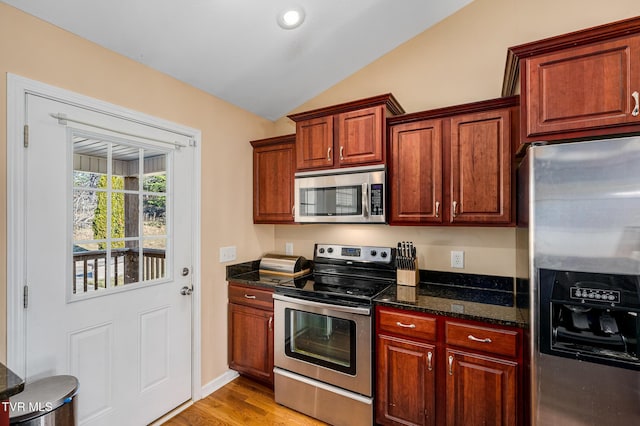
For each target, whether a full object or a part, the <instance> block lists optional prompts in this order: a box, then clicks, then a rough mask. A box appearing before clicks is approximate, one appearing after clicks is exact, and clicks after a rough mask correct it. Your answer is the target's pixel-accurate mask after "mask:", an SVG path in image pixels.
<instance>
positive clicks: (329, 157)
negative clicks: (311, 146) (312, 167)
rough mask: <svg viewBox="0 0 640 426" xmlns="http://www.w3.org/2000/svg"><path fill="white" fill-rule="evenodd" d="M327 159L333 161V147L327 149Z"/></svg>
mask: <svg viewBox="0 0 640 426" xmlns="http://www.w3.org/2000/svg"><path fill="white" fill-rule="evenodd" d="M327 161H331V147H329V148H328V149H327Z"/></svg>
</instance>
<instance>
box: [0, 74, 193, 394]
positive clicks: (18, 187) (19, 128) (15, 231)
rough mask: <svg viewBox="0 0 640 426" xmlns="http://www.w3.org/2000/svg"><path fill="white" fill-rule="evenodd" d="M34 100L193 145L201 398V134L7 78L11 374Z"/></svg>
mask: <svg viewBox="0 0 640 426" xmlns="http://www.w3.org/2000/svg"><path fill="white" fill-rule="evenodd" d="M27 94H30V95H36V96H41V97H44V98H48V99H52V100H56V101H59V102H63V103H67V104H71V105H74V106H78V107H81V108H85V109H89V110H92V111H95V112H99V113H103V114H107V115H111V116H114V117H118V118H122V119H125V120H130V121H134V122H136V123H141V124H145V125H148V126H151V127H155V128H161V129H163V130H166V131H169V132H173V133H178V134H181V135H184V136H188V137H189V138H190V139H191V140H192V141H193V143H194V144H195V147H194V148H193V149H195V152H194V157H195V162H194V163H195V164H194V170H193V173H194V176H193V177H194V179H193V185H194V188H193V209H192V223H193V232H194V235H193V238H192V244H193V247H192V253H193V264H192V272H193V275H192V286H193V289H194V291H193V294H192V295H191V297H192V299H191V300H192V302H191V303H192V309H191V312H192V318H191V345H192V347H191V366H192V367H191V399H192V400H193V401H197V400H199V399H201V398H202V386H201V377H200V375H201V337H200V329H201V321H200V319H201V309H200V306H201V291H200V290H201V286H200V284H201V276H200V273H201V272H200V185H201V183H200V181H201V165H200V163H201V160H200V159H201V137H202V134H201V131H200V130H197V129H193V128H189V127H186V126H182V125H179V124H176V123H172V122H170V121H166V120H162V119H159V118H157V117H153V116H150V115H147V114H143V113H140V112H137V111H134V110H130V109H126V108H123V107H120V106H117V105H114V104H110V103H108V102H104V101H100V100H97V99H94V98H90V97H88V96H84V95H80V94H77V93H74V92H71V91H68V90H64V89H60V88H58V87H54V86H50V85H48V84H45V83H41V82H38V81H34V80H30V79H27V78H24V77H20V76H17V75H15V74H10V73H7V164H6V165H7V199H6V200H7V364H8V367H9V368H11V369H12V370H13V371H14V372H15V373H16V374H18V375H21V376H22V377H24V375H25V372H26V361H25V360H26V314H25V310H24V309H23V297H24V295H23V288H24V285H25V284H27V283H26V282H25V281H26V276H27V275H26V263H27V262H26V260H27V259H26V256H25V253H26V246H25V240H26V220H25V215H24V210H25V205H26V197H25V191H24V189H25V182H24V174H23V171H24V170H25V163H26V153H25V149H24V145H23V140H24V137H23V134H24V124H25V123H26V121H27V120H26V117H25V115H26V105H25V98H26V95H27Z"/></svg>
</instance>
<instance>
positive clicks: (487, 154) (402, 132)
mask: <svg viewBox="0 0 640 426" xmlns="http://www.w3.org/2000/svg"><path fill="white" fill-rule="evenodd" d="M517 121H518V97H517V96H514V97H509V98H500V99H494V100H490V101H483V102H476V103H471V104H465V105H460V106H455V107H448V108H442V109H438V110H432V111H423V112H420V113H414V114H406V115H404V116H399V117H394V118H391V119H389V135H390V143H389V161H388V163H389V183H390V192H391V194H390V200H391V210H390V212H391V213H390V219H389V221H390V223H391V224H392V225H429V224H436V225H441V224H442V225H444V224H465V225H511V224H513V223H514V210H515V209H514V200H515V197H514V194H513V192H514V185H513V179H514V171H513V167H512V157H513V152H514V149H513V148H514V145H515V144H516V143H517V142H516V139H515V137H516V136H517V131H516V130H515V129H517Z"/></svg>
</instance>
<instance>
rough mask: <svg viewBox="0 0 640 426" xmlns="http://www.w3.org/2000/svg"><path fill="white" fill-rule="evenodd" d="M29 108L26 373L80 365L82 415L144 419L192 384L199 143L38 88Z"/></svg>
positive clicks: (111, 420) (186, 394)
mask: <svg viewBox="0 0 640 426" xmlns="http://www.w3.org/2000/svg"><path fill="white" fill-rule="evenodd" d="M26 111H27V114H26V117H27V120H26V121H27V124H28V127H29V131H28V132H29V137H28V140H29V142H28V147H27V148H25V150H26V151H25V156H24V158H25V167H24V170H25V177H24V181H25V183H26V184H25V193H26V194H25V209H24V214H25V215H26V216H25V217H26V220H25V224H26V229H25V234H26V239H25V259H26V261H25V264H26V270H25V275H26V283H27V286H28V300H27V303H26V308H25V309H26V315H25V318H26V326H25V329H26V351H25V352H26V355H25V356H26V360H25V366H26V375H27V379H28V380H34V379H38V378H41V377H46V376H50V375H54V374H71V375H74V376H76V377H77V378H78V380H79V382H80V388H79V394H78V399H77V403H78V417H79V424H81V425H118V424H119V425H144V424H147V423H149V422H151V421H153V420H154V419H156V418H158V417H160V416H162V415H163V414H165V413H166V412H168V411H170V410H171V409H173V408H175V407H176V406H178V405H180V404H181V403H183V402H185V401H187V400H189V399H190V398H191V377H192V376H191V368H192V367H191V348H192V324H191V319H192V316H191V315H192V313H191V310H192V297H191V296H190V294H191V288H192V279H191V275H192V273H191V269H192V236H193V229H192V220H191V218H192V206H193V202H192V197H193V193H192V186H193V181H192V179H193V161H194V153H193V151H194V149H193V148H191V147H190V146H189V141H188V138H186V137H184V138H182V140H179V139H180V138H177V139H178V140H177V144H179V145H183V147H176V146H174V145H171V144H167V143H161V142H160V141H156V142H154V141H153V140H151V139H146V138H143V137H137V136H138V135H142V136H146V135H148V137H150V138H153V139H167V138H171V139H170V141H176V137H175V135H168V133H167V132H166V131H160V130H157V129H149V128H148V127H145V126H144V125H140V124H137V123H133V122H131V121H128V120H123V119H121V118H116V117H113V116H109V115H105V114H103V113H99V112H95V111H91V110H88V109H86V108H81V107H78V106H72V105H69V104H66V103H61V102H59V101H54V100H51V99H46V98H43V97H39V96H33V95H27V96H26ZM51 114H54V115H57V116H58V117H61V116H62V117H65V116H66V117H68V118H69V121H64V120H59V119H56V118H54V117H52V115H51ZM72 120H75V121H72ZM78 121H80V122H84V123H85V124H79V123H78ZM87 123H91V125H86V124H87ZM107 129H117V130H118V131H119V132H114V131H110V130H107ZM123 132H128V133H129V135H125V133H123ZM134 135H135V136H134Z"/></svg>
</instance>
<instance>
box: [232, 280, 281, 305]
mask: <svg viewBox="0 0 640 426" xmlns="http://www.w3.org/2000/svg"><path fill="white" fill-rule="evenodd" d="M272 295H273V291H271V290H265V289H262V288H257V287H251V286H243V285H238V284H232V283H229V303H236V304H239V305H247V306H253V307H255V308H262V309H270V310H273V297H272Z"/></svg>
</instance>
